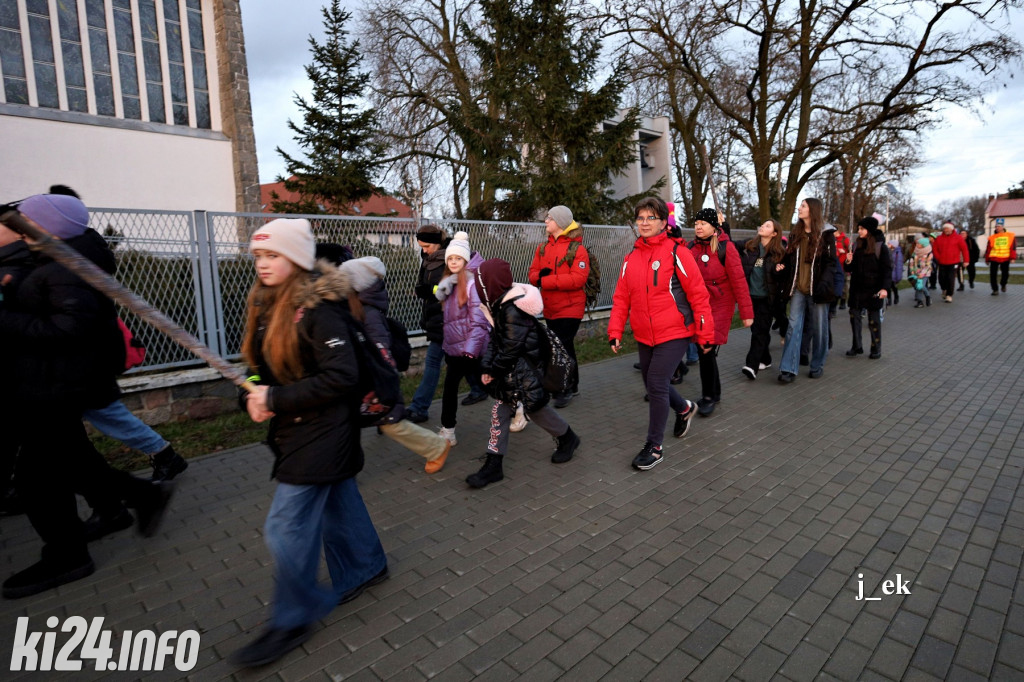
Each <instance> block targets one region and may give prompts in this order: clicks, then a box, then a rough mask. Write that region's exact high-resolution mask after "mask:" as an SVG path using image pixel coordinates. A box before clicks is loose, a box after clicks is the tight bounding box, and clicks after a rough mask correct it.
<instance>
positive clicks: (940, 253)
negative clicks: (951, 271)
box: [932, 232, 971, 265]
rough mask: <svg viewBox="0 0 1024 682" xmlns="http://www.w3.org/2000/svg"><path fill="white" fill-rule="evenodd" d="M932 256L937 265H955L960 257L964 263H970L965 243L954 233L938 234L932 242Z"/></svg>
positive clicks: (969, 255)
mask: <svg viewBox="0 0 1024 682" xmlns="http://www.w3.org/2000/svg"><path fill="white" fill-rule="evenodd" d="M932 256H933V257H934V258H935V260H936V262H937V263H938V264H939V265H956V264H957V263H959V262H960V258H961V256H962V257H963V259H964V262H965V263H970V262H971V254H970V253H968V251H967V242H965V241H964V240H963V238H962V237H961V236H960V235H958V234H957V233H956V232H954V233H953V234H940V235H939V236H938V237H936V238H935V239H933V240H932Z"/></svg>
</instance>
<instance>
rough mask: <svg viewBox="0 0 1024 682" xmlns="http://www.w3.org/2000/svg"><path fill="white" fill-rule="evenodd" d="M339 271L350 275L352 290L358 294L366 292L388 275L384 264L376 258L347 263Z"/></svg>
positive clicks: (365, 257) (356, 259) (364, 258)
mask: <svg viewBox="0 0 1024 682" xmlns="http://www.w3.org/2000/svg"><path fill="white" fill-rule="evenodd" d="M338 269H339V270H341V271H342V272H344V273H347V274H348V276H349V281H350V282H351V283H352V288H353V289H355V290H356V291H357V292H358V291H366V290H367V289H369V288H370V287H371V286H373V285H374V284H376V283H377V281H378V280H381V279H384V275H385V274H387V268H385V267H384V263H383V262H382V261H381V259H380V258H377V257H376V256H364V257H362V258H354V259H352V260H348V261H345V262H344V263H342V264H341V265H340V266H339V267H338Z"/></svg>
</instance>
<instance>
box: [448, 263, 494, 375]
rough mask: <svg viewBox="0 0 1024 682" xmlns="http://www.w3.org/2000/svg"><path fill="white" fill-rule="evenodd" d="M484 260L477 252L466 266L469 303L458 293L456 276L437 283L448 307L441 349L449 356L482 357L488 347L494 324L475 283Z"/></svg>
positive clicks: (450, 276)
mask: <svg viewBox="0 0 1024 682" xmlns="http://www.w3.org/2000/svg"><path fill="white" fill-rule="evenodd" d="M483 262H484V259H483V258H482V257H481V256H480V254H478V253H476V252H475V251H474V252H473V255H472V256H470V260H469V263H468V264H467V266H466V276H467V279H468V282H467V286H466V290H467V292H468V294H469V300H467V301H466V305H464V306H460V305H459V297H458V296H457V295H456V293H455V281H456V278H457V276H456V275H449V276H448V277H445V278H444V279H442V280H441V283H440V284H438V285H437V300H439V301H441V307H442V308H443V310H444V341H443V342H442V343H441V350H443V351H444V353H445V355H454V356H461V355H470V356H472V357H474V358H479V357H481V356H482V355H483V354H484V350H485V349H486V348H487V340H488V338H489V337H490V334H491V325H490V323H488V321H487V316H486V315H484V311H483V309H482V308H481V307H480V297H479V296H478V295H477V293H476V287H475V286H474V284H473V280H474V277H475V275H476V269H477V268H478V267H479V266H480V263H483Z"/></svg>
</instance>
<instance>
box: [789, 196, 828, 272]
mask: <svg viewBox="0 0 1024 682" xmlns="http://www.w3.org/2000/svg"><path fill="white" fill-rule="evenodd" d="M804 201H805V202H806V203H807V213H808V220H807V223H806V224H805V223H804V220H803V218H797V219H796V222H795V223H793V229H792V230H791V231H790V233H789V247H788V249H787V250H788V251H789V253H793V252H794V251H796V250H797V249H798V248H801V247H803V246H804V245H805V244H806V246H807V248H806V249H804V260H805V261H806V262H808V263H810V262H811V260H813V258H814V255H815V254H816V253H817V251H818V245H819V244H820V243H821V231H822V229H823V228H824V227H825V218H824V210H823V209H822V206H821V201H819V200H818V199H814V198H811V197H808V198H806V199H804ZM808 227H810V228H811V231H810V233H808V232H807V228H808Z"/></svg>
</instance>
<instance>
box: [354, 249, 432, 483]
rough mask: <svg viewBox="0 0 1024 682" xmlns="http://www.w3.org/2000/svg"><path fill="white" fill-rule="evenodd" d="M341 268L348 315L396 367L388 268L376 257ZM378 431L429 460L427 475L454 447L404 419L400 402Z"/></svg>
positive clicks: (355, 261) (355, 259)
mask: <svg viewBox="0 0 1024 682" xmlns="http://www.w3.org/2000/svg"><path fill="white" fill-rule="evenodd" d="M338 269H339V270H340V271H341V273H342V275H343V276H344V277H346V278H347V282H344V284H346V285H347V286H348V287H350V291H349V292H348V307H349V312H350V313H351V315H352V317H354V318H355V319H357V320H358V321H359V322H361V323H362V325H363V327H364V328H365V329H366V336H367V337H368V338H369V339H370V341H371V342H372V343H373V345H374V346H376V347H377V348H379V349H381V351H382V353H383V355H384V358H385V360H387V362H389V363H390V364H391V365H392V366H394V365H395V361H394V358H393V357H392V356H391V348H392V338H391V332H390V330H389V329H388V324H387V314H388V306H389V304H390V300H389V297H388V290H387V287H386V286H385V285H384V275H385V274H386V273H387V268H385V267H384V263H383V262H381V260H380V259H379V258H377V257H376V256H366V257H364V258H353V259H351V260H347V261H345V262H344V263H341V264H340V265H339V266H338ZM377 428H379V429H380V432H381V433H383V434H384V435H385V436H387V437H388V438H390V439H391V440H393V441H395V442H396V443H398V444H399V445H401V446H403V447H405V448H407V449H409V450H411V451H413V452H415V453H416V454H417V455H419V456H420V457H423V458H424V459H425V460H427V461H426V464H425V465H424V467H423V470H424V471H425V472H426V473H428V474H434V473H437V472H438V471H440V470H441V468H442V467H444V463H445V461H446V460H447V459H448V452H449V451H450V450H451V448H452V444H451V441H449V440H448V439H447V438H444V437H443V436H441V435H439V434H436V433H434V432H433V431H429V430H427V429H425V428H423V427H422V426H417V425H416V424H413V423H412V422H410V421H409V420H408V419H405V406H404V405H403V404H402V403H401V402H399V403H398V404H396V405H395V406H394V407H393V408H392V409H391V411H389V412H388V413H387V414H386V415H385V416H384V417H383V419H382V420H381V421H380V422H378V423H377Z"/></svg>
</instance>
